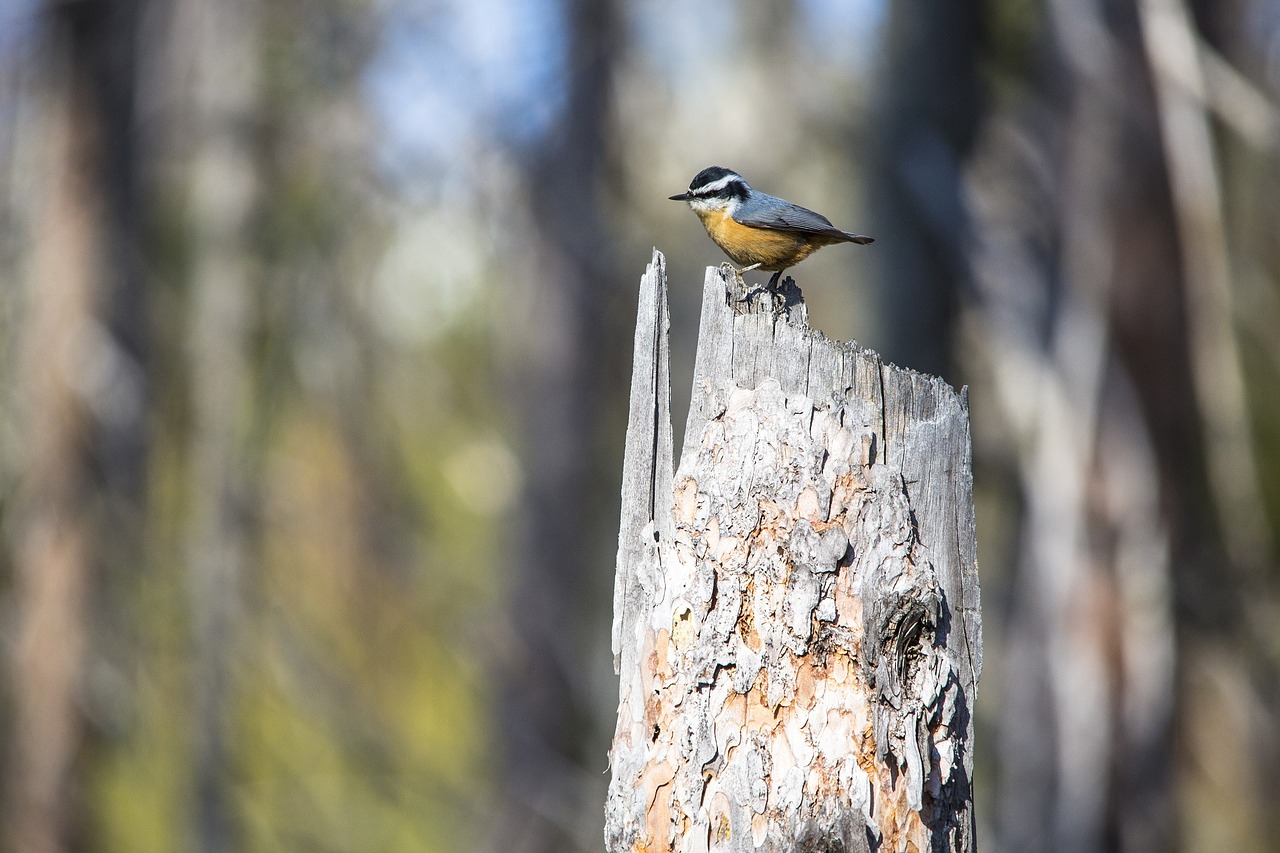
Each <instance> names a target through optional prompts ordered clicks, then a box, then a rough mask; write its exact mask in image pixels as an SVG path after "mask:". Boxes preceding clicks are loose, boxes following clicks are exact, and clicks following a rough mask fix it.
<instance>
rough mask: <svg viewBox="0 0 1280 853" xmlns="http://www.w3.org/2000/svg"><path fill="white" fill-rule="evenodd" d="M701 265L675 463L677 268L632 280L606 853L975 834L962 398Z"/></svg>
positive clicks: (973, 604) (969, 510)
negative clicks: (747, 295) (749, 295)
mask: <svg viewBox="0 0 1280 853" xmlns="http://www.w3.org/2000/svg"><path fill="white" fill-rule="evenodd" d="M743 296H744V294H743V293H742V290H741V284H740V279H739V278H738V276H737V275H736V274H735V273H733V272H732V270H729V269H726V268H720V269H718V270H717V269H711V270H708V273H707V278H706V283H705V286H704V291H703V308H702V321H701V328H700V331H699V343H698V356H697V362H696V365H695V369H694V383H693V384H694V387H693V398H692V402H691V405H690V411H689V420H688V426H687V429H686V433H685V443H684V448H683V452H682V454H681V459H680V468H679V470H678V471H677V472H676V473H675V474H674V477H673V476H672V474H671V433H670V424H669V414H668V412H669V402H670V391H669V387H670V383H669V375H668V367H667V348H666V347H667V343H666V328H667V307H666V281H665V268H664V265H663V262H662V257H661V255H660V254H658V253H656V252H655V254H654V261H653V263H652V264H650V267H649V269H648V271H647V272H646V274H645V277H644V279H643V280H642V284H641V298H640V318H639V321H638V323H637V330H636V358H635V366H634V369H633V384H632V397H631V421H630V424H629V426H628V430H627V453H626V460H625V463H624V464H625V466H626V467H625V472H624V485H623V517H622V528H621V534H620V539H619V549H618V575H617V586H616V593H615V611H614V652H615V661H616V664H617V666H618V669H619V673H620V676H621V689H620V702H619V708H618V727H617V730H616V733H615V736H614V742H613V749H612V751H611V753H610V757H611V764H612V769H613V779H612V783H611V785H610V788H609V800H608V805H607V809H606V839H607V842H608V846H609V849H610V850H612V851H615V853H618V852H619V851H639V850H644V851H658V850H679V851H710V850H717V851H718V850H724V851H754V850H815V851H816V850H845V851H857V850H867V851H870V850H871V849H879V850H907V849H912V847H913V846H914V849H916V850H922V851H923V850H955V851H972V850H974V849H975V840H974V833H973V825H974V818H973V805H972V790H971V785H970V781H971V778H972V771H973V758H972V749H971V744H972V736H973V723H972V719H971V716H970V709H971V708H972V706H973V701H974V691H975V688H976V685H977V679H978V674H979V672H980V670H981V667H982V641H981V619H980V615H979V609H978V578H977V562H976V553H975V550H976V549H975V541H974V518H973V501H972V475H971V469H970V458H969V432H968V412H967V406H966V401H965V397H964V395H963V394H957V393H956V392H955V391H953V390H952V389H951V388H950V387H949V386H947V385H946V384H945V383H943V382H942V381H941V380H938V379H935V378H932V377H928V376H922V375H920V374H917V373H913V372H911V371H907V370H902V369H900V368H897V367H894V366H892V365H885V364H883V363H882V362H881V361H880V359H879V357H878V356H877V355H876V354H875V353H873V352H871V351H869V350H863V349H860V348H858V347H857V346H856V345H852V344H842V343H837V342H834V341H831V340H829V339H828V338H826V337H825V336H823V335H822V334H821V333H818V332H815V331H813V330H811V329H809V328H808V326H807V323H806V314H805V309H804V304H803V302H802V301H801V300H800V297H799V291H798V290H796V289H795V288H794V285H790V286H788V287H787V289H785V290H784V299H783V300H781V301H782V302H783V303H785V304H783V305H777V304H775V302H776V301H777V300H773V299H772V298H771V297H769V296H768V295H764V296H760V297H759V298H757V299H755V300H754V301H751V302H746V301H743Z"/></svg>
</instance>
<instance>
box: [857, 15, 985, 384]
mask: <svg viewBox="0 0 1280 853" xmlns="http://www.w3.org/2000/svg"><path fill="white" fill-rule="evenodd" d="M988 16H989V10H988V9H987V4H985V3H981V2H974V3H954V2H949V0H911V2H904V3H894V4H892V6H891V8H890V12H889V23H888V27H887V32H886V36H885V53H886V59H885V65H884V67H883V68H881V70H880V81H881V82H880V85H879V87H878V92H879V96H878V98H877V100H876V102H875V107H874V114H873V117H872V119H871V122H870V125H871V127H872V128H873V129H874V133H875V136H874V137H873V139H874V140H875V142H874V146H873V150H872V161H873V164H872V166H871V167H870V168H868V170H867V172H868V174H870V175H871V176H872V178H871V194H870V201H871V205H872V210H873V211H874V212H873V216H874V219H875V223H876V227H877V228H878V229H880V230H882V231H883V232H884V233H885V234H887V235H892V236H891V239H887V240H883V241H881V242H882V243H883V245H882V246H877V251H876V253H875V257H876V259H877V261H876V262H877V263H878V269H877V275H876V278H875V280H876V281H877V283H878V287H877V290H876V302H877V314H878V316H879V318H880V321H881V322H880V326H881V329H882V334H883V335H884V343H883V346H882V347H881V350H882V353H883V355H884V357H885V358H886V359H887V360H888V361H891V362H894V363H896V364H905V365H909V366H911V367H912V368H913V369H915V370H921V371H924V372H925V373H932V374H934V375H937V376H946V375H948V373H949V367H950V363H951V341H952V339H953V327H954V325H955V319H956V316H957V309H958V304H957V303H958V300H959V298H960V293H961V290H962V289H963V288H964V286H965V284H966V283H967V281H968V278H969V271H968V259H967V255H966V240H967V238H968V236H969V234H970V223H969V214H968V211H967V210H966V207H965V204H964V202H963V200H962V192H961V185H960V180H961V170H962V169H963V167H964V161H965V158H966V157H967V156H968V154H969V151H970V149H971V147H972V145H973V141H974V139H975V137H976V135H977V131H978V128H979V127H980V126H981V124H982V120H983V117H984V114H985V104H986V99H985V96H984V92H983V90H982V86H981V83H980V80H979V74H978V71H979V64H978V63H979V59H980V58H981V56H982V51H983V42H984V38H985V36H984V21H985V19H986V18H987V17H988Z"/></svg>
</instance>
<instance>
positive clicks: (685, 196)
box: [667, 192, 689, 201]
mask: <svg viewBox="0 0 1280 853" xmlns="http://www.w3.org/2000/svg"><path fill="white" fill-rule="evenodd" d="M667 198H669V199H671V200H672V201H688V200H689V193H687V192H683V193H680V194H679V195H669V196H667Z"/></svg>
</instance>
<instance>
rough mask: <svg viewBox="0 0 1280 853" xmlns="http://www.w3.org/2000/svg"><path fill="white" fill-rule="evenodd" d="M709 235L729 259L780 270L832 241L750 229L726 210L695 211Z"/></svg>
mask: <svg viewBox="0 0 1280 853" xmlns="http://www.w3.org/2000/svg"><path fill="white" fill-rule="evenodd" d="M696 212H697V213H698V218H699V219H701V220H702V225H703V227H705V228H706V229H707V234H709V235H710V236H711V239H712V240H714V241H715V243H716V245H717V246H719V247H720V248H721V249H722V250H723V251H724V253H725V254H726V255H728V256H729V259H730V260H732V261H733V262H734V263H735V264H738V265H739V266H744V267H746V266H751V265H752V264H759V265H760V269H765V270H770V271H777V270H782V269H786V268H787V267H791V266H794V265H795V264H798V263H800V262H801V261H803V260H804V259H805V258H807V257H809V255H811V254H813V252H815V251H816V250H818V249H819V248H821V247H823V246H825V245H827V244H828V243H830V242H831V240H830V239H829V238H825V237H822V236H820V235H817V234H802V233H800V232H798V231H774V230H771V229H767V228H750V227H748V226H746V225H743V224H741V223H739V222H735V221H734V219H733V217H731V216H729V215H728V213H727V212H725V211H709V212H705V213H704V212H702V211H696Z"/></svg>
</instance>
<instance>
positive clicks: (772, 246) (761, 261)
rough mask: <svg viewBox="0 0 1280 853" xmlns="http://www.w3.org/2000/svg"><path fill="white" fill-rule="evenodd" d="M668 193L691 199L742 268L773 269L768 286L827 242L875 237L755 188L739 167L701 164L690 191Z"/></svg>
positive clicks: (704, 222)
mask: <svg viewBox="0 0 1280 853" xmlns="http://www.w3.org/2000/svg"><path fill="white" fill-rule="evenodd" d="M670 198H671V200H672V201H687V202H689V207H691V208H693V212H694V213H696V214H698V218H699V219H701V220H702V225H703V227H704V228H706V229H707V234H709V235H711V239H712V240H714V241H715V244H716V245H717V246H719V247H720V248H721V249H722V250H723V251H724V253H725V254H726V255H728V256H729V259H730V260H732V261H733V262H734V263H735V264H738V265H740V266H742V267H743V270H742V271H743V272H747V271H748V270H754V269H764V270H772V271H773V278H771V279H769V285H768V287H769V289H770V290H772V289H774V287H775V286H776V285H777V284H778V279H779V278H780V277H781V276H782V273H783V271H784V270H786V269H787V268H788V267H793V266H795V265H796V264H798V263H800V262H801V261H803V260H804V259H805V258H807V257H809V256H810V255H812V254H813V253H814V252H816V251H818V250H819V249H821V248H822V247H823V246H830V245H831V244H832V243H870V242H872V239H871V238H870V237H864V236H863V235H861V234H850V233H849V232H848V231H841V230H840V229H839V228H837V227H835V226H834V225H832V224H831V221H830V220H828V219H827V217H825V216H823V215H822V214H821V213H815V212H813V211H812V210H809V209H808V208H805V207H801V206H800V205H798V204H792V203H791V202H789V201H785V200H784V199H780V198H777V197H775V196H771V195H769V194H768V193H762V192H760V191H759V190H755V189H752V188H751V185H750V184H748V183H747V182H746V181H744V180H743V179H742V176H741V175H739V174H738V173H737V172H734V171H732V170H730V169H725V168H723V167H721V166H708V167H707V168H705V169H703V170H702V171H701V172H699V173H698V174H697V175H696V176H694V179H693V180H692V181H691V182H690V183H689V189H688V190H687V191H685V192H682V193H680V194H678V195H673V196H671V197H670Z"/></svg>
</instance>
